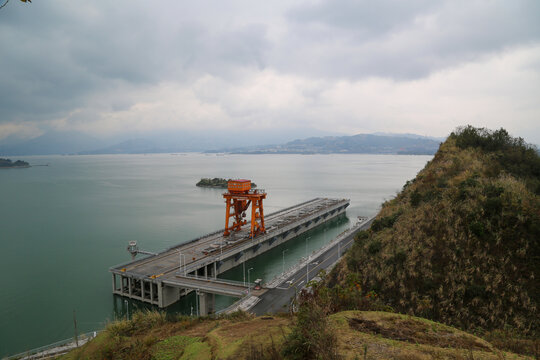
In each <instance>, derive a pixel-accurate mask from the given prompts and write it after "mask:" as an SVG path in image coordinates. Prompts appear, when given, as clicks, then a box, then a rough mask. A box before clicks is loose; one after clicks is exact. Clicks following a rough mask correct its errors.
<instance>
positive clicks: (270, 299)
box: [248, 218, 374, 315]
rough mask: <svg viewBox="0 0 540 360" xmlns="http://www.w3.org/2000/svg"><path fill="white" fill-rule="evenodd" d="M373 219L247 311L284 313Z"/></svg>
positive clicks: (313, 259) (267, 292)
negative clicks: (311, 281) (298, 293)
mask: <svg viewBox="0 0 540 360" xmlns="http://www.w3.org/2000/svg"><path fill="white" fill-rule="evenodd" d="M373 219H374V218H372V219H370V220H369V221H367V222H365V223H363V224H362V225H360V227H359V228H358V229H356V230H355V231H353V232H351V234H349V235H347V236H345V237H344V238H343V239H342V240H340V241H339V242H336V243H335V245H334V246H332V247H330V248H329V249H328V250H326V251H325V252H323V253H322V254H320V255H319V256H316V257H314V258H312V259H310V261H309V264H308V265H304V266H301V267H299V268H298V270H297V271H296V272H295V273H294V274H293V275H291V276H289V277H288V278H286V279H284V280H283V281H282V282H281V283H280V284H279V285H278V286H277V287H275V288H273V289H268V290H267V291H265V292H264V293H263V294H261V295H260V296H259V298H260V300H259V301H258V302H257V303H256V305H255V306H253V307H252V308H251V309H249V310H248V311H249V312H252V313H254V314H256V315H264V314H273V313H277V312H286V311H287V310H288V308H289V304H290V303H291V299H292V298H293V297H294V296H295V294H296V293H297V292H298V291H300V290H301V289H302V287H304V286H305V285H306V284H307V283H308V282H309V281H310V280H312V279H313V278H314V277H316V276H317V275H318V273H319V272H320V271H321V270H322V269H327V268H329V267H330V266H332V265H333V264H334V263H336V262H337V261H338V260H339V257H338V251H339V252H340V255H343V254H344V252H345V251H346V250H347V249H349V248H350V247H351V246H352V244H353V242H354V237H355V235H356V234H357V233H358V232H360V231H362V230H367V229H368V228H369V227H370V225H371V223H372V222H373ZM338 244H339V245H338ZM307 266H309V272H307V269H306V268H307Z"/></svg>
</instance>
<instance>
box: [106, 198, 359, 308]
mask: <svg viewBox="0 0 540 360" xmlns="http://www.w3.org/2000/svg"><path fill="white" fill-rule="evenodd" d="M348 206H349V200H347V199H327V198H316V199H313V200H310V201H307V202H304V203H301V204H298V205H295V206H292V207H289V208H286V209H283V210H281V211H278V212H275V213H272V214H269V215H266V216H265V224H266V234H263V235H259V236H257V237H255V238H253V239H252V238H250V237H249V230H248V229H247V227H246V229H243V230H241V231H239V232H237V233H234V234H231V235H230V236H228V237H224V236H223V230H219V231H216V232H214V233H211V234H208V235H205V236H202V237H200V238H197V239H194V240H192V241H189V242H186V243H183V244H179V245H177V246H174V247H171V248H169V249H166V250H165V251H163V252H161V253H159V254H156V255H151V256H148V257H146V258H142V259H139V260H135V261H131V262H128V263H125V264H121V265H117V266H114V267H111V268H110V271H111V273H112V286H113V293H114V294H117V295H121V296H125V297H129V298H132V299H137V300H140V301H144V302H147V303H150V304H154V305H158V306H159V307H166V306H169V305H171V304H173V303H174V302H176V301H178V300H179V299H180V297H181V296H182V295H185V294H187V293H188V292H189V291H192V290H194V289H195V288H196V289H195V290H199V291H203V290H202V283H200V284H199V285H201V286H199V287H197V286H192V285H189V284H187V282H186V281H187V279H188V278H189V279H193V278H198V279H200V280H214V279H216V278H217V275H219V274H221V273H223V272H225V271H227V270H229V269H231V268H233V267H235V266H238V265H239V264H241V263H242V262H243V261H246V260H248V259H251V258H253V257H256V256H258V255H260V254H262V253H263V252H265V251H268V250H269V249H271V248H273V247H275V246H277V245H279V244H282V243H284V242H286V241H288V240H290V239H293V238H295V237H297V236H299V235H300V234H302V233H304V232H306V231H308V230H310V229H312V228H314V227H316V226H318V225H321V224H323V223H325V222H327V221H329V220H330V219H333V218H335V217H336V216H338V215H340V214H343V213H344V212H345V210H346V208H347V207H348ZM182 281H184V282H182ZM214 284H215V286H214V287H213V285H212V283H211V281H208V284H207V285H205V286H204V291H203V292H204V293H210V294H220V293H222V292H221V291H222V289H220V288H219V287H220V286H221V285H219V286H218V285H217V283H216V282H215V281H214ZM231 296H238V297H241V294H238V295H231Z"/></svg>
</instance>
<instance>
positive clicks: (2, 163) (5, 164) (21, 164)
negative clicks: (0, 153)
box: [0, 158, 30, 169]
mask: <svg viewBox="0 0 540 360" xmlns="http://www.w3.org/2000/svg"><path fill="white" fill-rule="evenodd" d="M27 167H30V164H29V163H27V162H26V161H22V160H17V161H15V162H13V161H11V160H10V159H2V158H0V169H11V168H27Z"/></svg>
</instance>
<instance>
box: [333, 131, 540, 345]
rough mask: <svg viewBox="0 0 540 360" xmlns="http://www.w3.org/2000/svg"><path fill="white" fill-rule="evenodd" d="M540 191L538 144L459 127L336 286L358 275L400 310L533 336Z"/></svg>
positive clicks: (355, 253) (386, 208) (389, 208)
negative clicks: (535, 147) (531, 144)
mask: <svg viewBox="0 0 540 360" xmlns="http://www.w3.org/2000/svg"><path fill="white" fill-rule="evenodd" d="M539 193H540V158H539V156H538V153H537V151H536V149H534V148H533V147H530V146H528V145H527V144H525V143H524V142H523V140H522V139H515V138H512V137H510V136H509V135H508V133H507V132H506V131H505V130H503V129H501V130H498V131H495V132H492V131H488V130H485V129H476V128H472V127H466V128H461V129H458V130H457V131H456V132H454V133H452V134H451V136H450V137H449V138H448V139H447V141H446V142H445V143H443V144H442V145H441V146H440V149H439V151H438V152H437V153H436V154H435V156H434V158H433V159H432V160H431V161H430V162H429V163H428V164H427V165H426V167H425V168H424V169H423V170H422V171H421V172H420V173H419V174H418V176H417V177H416V178H415V179H414V180H412V181H411V182H407V184H406V185H405V186H404V188H403V191H401V192H400V193H399V194H398V195H397V197H396V198H394V199H392V200H390V201H387V202H386V203H385V204H383V207H382V210H381V212H380V213H379V215H378V216H377V219H376V220H375V221H374V223H373V224H372V226H371V229H370V231H369V232H364V233H361V234H359V236H358V237H357V239H356V242H355V244H354V247H353V248H352V249H351V251H350V252H349V253H348V254H347V257H346V263H343V264H341V266H340V267H339V269H340V270H339V271H337V272H335V273H334V274H332V275H333V276H332V277H333V283H334V284H336V283H343V282H344V281H345V279H346V278H348V277H349V278H350V276H351V275H354V276H355V277H356V278H358V279H359V281H360V284H361V287H362V289H363V290H364V291H365V292H367V291H370V290H372V291H374V293H376V294H377V296H379V298H380V300H381V301H382V302H383V303H385V304H387V305H390V306H391V307H392V308H393V309H394V310H397V311H399V312H404V313H409V314H415V315H417V316H422V317H426V318H429V319H432V320H435V321H440V322H443V323H446V324H452V325H455V326H458V327H459V328H462V329H469V330H473V329H474V330H479V329H484V330H493V329H513V330H514V331H517V332H518V333H519V334H523V335H527V336H533V337H534V336H536V337H537V336H538V332H539V314H538V304H539V299H540V282H539V280H540V197H539ZM331 283H332V282H331Z"/></svg>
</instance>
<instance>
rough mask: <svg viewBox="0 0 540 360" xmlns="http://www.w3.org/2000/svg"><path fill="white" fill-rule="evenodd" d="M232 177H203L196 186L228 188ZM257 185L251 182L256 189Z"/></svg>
mask: <svg viewBox="0 0 540 360" xmlns="http://www.w3.org/2000/svg"><path fill="white" fill-rule="evenodd" d="M229 180H231V179H228V180H227V179H222V178H213V179H210V178H202V179H201V180H200V181H199V182H198V183H197V184H196V186H199V187H207V188H215V189H226V188H227V184H228V182H229ZM256 187H257V184H255V183H254V182H252V183H251V188H252V189H254V188H256Z"/></svg>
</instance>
